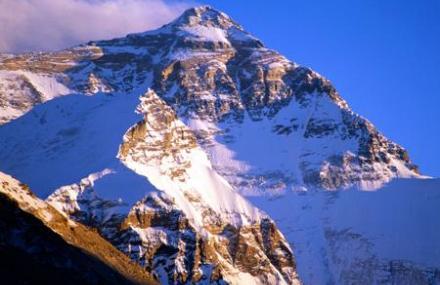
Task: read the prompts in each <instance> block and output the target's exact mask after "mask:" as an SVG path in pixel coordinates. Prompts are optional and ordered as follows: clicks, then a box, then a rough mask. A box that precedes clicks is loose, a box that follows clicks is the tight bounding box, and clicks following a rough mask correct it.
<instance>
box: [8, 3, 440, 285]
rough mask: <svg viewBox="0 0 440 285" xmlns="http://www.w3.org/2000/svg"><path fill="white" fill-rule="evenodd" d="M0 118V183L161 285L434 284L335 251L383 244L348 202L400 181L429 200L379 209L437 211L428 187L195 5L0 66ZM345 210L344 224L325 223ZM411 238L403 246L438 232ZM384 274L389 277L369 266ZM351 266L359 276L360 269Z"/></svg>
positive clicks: (335, 106)
mask: <svg viewBox="0 0 440 285" xmlns="http://www.w3.org/2000/svg"><path fill="white" fill-rule="evenodd" d="M0 108H2V112H1V113H0V122H2V123H3V124H2V125H1V126H0V170H1V171H4V172H6V173H9V174H11V175H13V176H15V177H17V178H19V179H20V180H21V181H23V182H24V183H26V184H28V185H30V187H31V188H32V189H33V190H34V191H35V192H36V194H37V195H38V196H39V197H41V198H45V199H46V202H47V203H48V204H50V205H51V206H52V207H53V208H55V209H57V210H58V211H60V212H62V213H64V215H66V216H67V217H69V218H70V219H72V220H74V221H75V222H76V223H81V224H84V225H86V226H87V227H90V228H93V229H95V230H96V231H97V232H98V233H99V234H100V235H101V236H102V237H104V238H105V239H106V240H108V241H110V242H111V243H112V244H113V245H114V246H116V247H117V248H118V249H119V250H121V251H122V252H124V253H126V254H127V255H128V256H130V257H131V259H132V260H135V261H137V262H138V263H139V264H140V265H141V266H143V267H144V268H146V269H147V270H148V271H149V272H152V274H153V275H154V276H155V278H157V279H158V280H159V281H160V282H161V283H163V284H167V283H171V284H173V283H200V284H203V283H231V284H243V283H249V284H253V283H260V284H298V283H300V282H303V283H305V284H316V283H319V284H322V283H329V284H332V283H338V284H353V283H355V284H356V283H357V284H365V282H367V284H368V283H369V282H370V283H374V282H376V283H381V282H382V283H386V284H393V282H395V280H397V279H396V278H401V279H402V278H403V279H405V278H406V277H408V276H421V277H420V278H419V279H414V278H415V277H414V278H413V279H408V280H413V281H414V280H416V281H417V280H419V281H420V282H419V283H420V284H432V282H434V283H435V280H436V279H435V278H437V277H435V276H438V270H439V268H440V258H439V256H438V255H436V254H437V253H435V252H433V253H432V257H431V261H432V262H429V263H424V262H422V261H423V258H419V259H417V258H415V256H416V255H411V254H408V255H403V256H404V258H401V256H399V255H398V254H397V253H396V252H397V251H393V252H392V253H390V254H389V255H386V256H385V255H380V254H378V253H377V252H376V251H375V250H373V249H371V250H370V249H369V250H368V252H367V253H368V254H367V253H365V254H363V253H362V252H361V251H359V252H356V254H352V253H351V251H352V250H351V249H350V248H348V249H347V250H345V251H344V250H341V247H343V246H344V245H346V244H350V246H352V249H359V248H360V249H359V250H361V249H362V248H363V247H369V248H376V247H379V248H380V246H383V247H385V246H386V245H389V240H386V238H385V237H383V236H381V234H383V235H386V234H389V232H386V231H385V230H384V229H385V228H387V227H389V224H383V225H382V226H381V227H380V230H384V231H383V232H381V231H380V230H379V231H378V232H379V233H377V232H376V233H373V234H371V232H368V231H363V230H364V229H363V228H360V229H355V225H356V223H360V224H362V223H363V220H362V218H363V216H362V214H361V213H359V212H356V211H355V209H351V208H349V207H347V204H349V202H348V201H350V199H353V203H357V202H359V203H360V204H359V205H369V204H371V205H376V204H377V205H378V206H377V207H378V208H374V207H373V206H372V207H370V208H368V207H367V208H366V209H367V210H368V211H370V212H375V211H376V210H381V209H382V208H381V207H382V206H383V205H386V204H384V203H383V202H382V198H383V197H382V196H381V195H372V196H374V197H371V201H370V200H368V199H370V198H368V199H366V200H362V199H363V197H364V196H363V195H365V194H367V192H365V191H359V190H377V189H381V188H382V187H384V185H387V183H389V182H390V181H392V180H393V179H396V178H408V181H417V182H415V183H416V185H417V186H416V188H419V187H422V188H425V187H426V189H427V190H423V191H424V192H422V191H421V192H420V193H421V194H420V196H418V195H414V192H410V193H411V194H408V195H406V194H405V193H406V192H404V191H402V193H403V194H400V192H399V191H393V195H394V196H392V198H386V199H385V198H383V199H385V200H384V201H387V202H389V205H390V207H392V205H394V202H393V200H394V199H396V201H398V202H399V203H401V205H403V206H402V207H403V208H404V207H406V206H405V205H408V203H411V201H414V203H415V205H416V206H415V209H419V208H423V207H424V205H425V203H426V201H425V200H424V198H423V197H425V196H424V195H433V196H432V197H434V198H433V202H432V203H433V204H432V205H433V206H432V207H433V208H435V207H436V206H438V205H439V203H440V202H439V201H438V199H436V198H435V197H436V196H435V194H432V193H431V192H435V191H436V190H435V189H436V188H437V189H438V188H439V187H437V186H438V185H439V184H438V181H437V180H432V179H422V178H426V177H425V176H423V175H421V174H420V173H419V172H418V170H417V166H415V165H414V164H413V163H412V161H411V160H410V158H409V155H408V153H407V152H406V150H405V149H404V148H403V147H401V146H399V145H398V144H396V143H394V142H392V141H391V140H389V139H387V138H386V137H385V136H384V135H383V134H381V133H380V132H379V131H378V130H377V129H376V128H375V127H374V126H373V125H372V124H371V123H370V122H369V121H368V120H366V119H365V118H363V117H361V116H359V115H357V114H355V113H354V112H353V111H352V110H351V109H350V108H349V106H348V104H347V102H345V101H344V100H343V99H342V97H341V96H340V95H339V94H338V92H337V91H336V89H335V88H334V87H333V86H332V84H331V83H330V82H329V81H328V80H327V79H325V78H324V77H322V76H321V75H319V74H318V73H316V72H314V71H312V70H311V69H309V68H306V67H302V66H299V65H297V64H296V63H294V62H291V61H289V60H288V59H286V58H285V57H283V56H282V55H280V54H279V53H277V52H276V51H273V50H270V49H268V48H266V47H265V46H264V45H263V43H262V42H261V41H260V40H258V39H257V38H255V37H254V36H252V35H251V34H249V33H248V32H246V31H245V30H244V29H243V28H242V27H241V26H240V25H239V24H237V23H236V22H234V21H233V20H232V19H231V18H230V17H229V16H227V15H225V14H224V13H222V12H218V11H216V10H215V9H213V8H211V7H209V6H201V7H197V8H192V9H189V10H187V11H186V12H185V13H184V14H183V15H181V16H180V17H179V18H177V19H176V20H175V21H173V22H171V23H169V24H167V25H165V26H163V27H161V28H159V29H157V30H154V31H149V32H144V33H138V34H130V35H127V36H126V37H123V38H117V39H113V40H105V41H94V42H89V43H87V44H84V45H80V46H77V47H73V48H70V49H66V50H63V51H59V52H51V53H29V54H21V55H3V56H1V57H0ZM405 181H406V180H405ZM430 183H433V185H434V186H426V185H431V184H430ZM329 190H331V191H329ZM344 190H347V191H344ZM382 190H383V189H381V190H378V193H379V192H381V191H382ZM384 191H385V190H384ZM346 192H347V193H356V194H355V195H353V197H352V196H350V195H349V194H345V193H346ZM341 193H344V194H341ZM372 193H375V192H372ZM422 193H425V194H422ZM368 194H370V192H368ZM339 196H341V199H339V198H338V197H339ZM384 196H386V195H385V194H384ZM344 197H346V198H344ZM387 197H388V196H387ZM387 199H388V200H387ZM334 201H340V202H334ZM415 201H417V203H416V202H415ZM255 205H257V207H256V206H255ZM333 205H334V206H333ZM332 207H334V208H332ZM383 207H385V206H383ZM309 209H313V210H309ZM329 209H334V210H329ZM345 209H348V210H350V209H351V210H352V211H353V212H352V213H353V215H355V217H358V219H352V220H350V219H347V220H344V217H340V216H338V215H333V216H332V215H331V214H333V212H332V211H335V212H336V213H339V211H342V212H343V211H344V210H345ZM430 209H431V208H430ZM429 214H432V213H431V212H429ZM407 215H409V214H408V213H402V216H393V217H396V219H397V218H399V219H403V220H406V219H407V218H409V217H407ZM428 216H429V215H428ZM378 218H380V217H378ZM274 219H275V220H274ZM333 219H334V220H333ZM403 220H402V221H403ZM345 221H346V223H345V224H343V225H344V226H341V227H339V225H340V224H338V223H339V222H341V223H343V222H345ZM412 221H414V224H417V223H418V222H420V221H419V220H417V219H413V220H412ZM423 223H424V227H422V228H420V230H419V235H417V237H423V235H424V234H428V235H431V236H432V235H433V232H432V231H430V230H429V229H431V228H434V229H438V228H439V227H438V226H439V225H438V224H437V223H436V222H435V221H433V220H432V221H431V220H424V221H423ZM278 226H280V228H279V227H278ZM402 227H403V226H402ZM350 228H353V229H352V230H350ZM399 229H400V228H399ZM413 237H414V236H410V235H408V236H407V238H408V240H410V239H412V238H413ZM421 240H423V238H422V239H421ZM429 240H430V242H429V243H428V242H426V244H427V245H430V246H437V248H440V247H438V246H439V244H438V242H436V241H435V239H433V240H432V241H431V239H429ZM420 248H422V249H423V250H425V247H424V243H423V241H421V245H420V247H419V249H420ZM357 253H359V254H357ZM426 256H428V255H426ZM407 261H408V262H407ZM390 262H391V263H392V264H393V266H394V265H395V264H397V265H396V266H398V267H399V268H404V269H402V270H401V271H399V270H397V269H396V268H395V267H393V266H391V265H390V267H388V269H387V268H385V267H384V266H386V265H388V264H391V263H390ZM365 264H368V265H369V268H370V269H371V270H367V271H359V270H358V268H359V267H362V266H364V265H365ZM384 268H385V269H384ZM384 272H385V273H384ZM390 272H391V273H390ZM396 272H397V273H396ZM388 273H389V274H388ZM365 274H367V275H368V276H373V277H372V278H373V279H371V280H365V279H363V278H364V277H365V276H366V275H365ZM381 274H382V275H381ZM383 274H385V275H386V274H388V275H386V276H388V277H383V278H382V277H380V278H382V279H380V278H379V277H378V276H379V275H380V276H384V275H383ZM396 274H397V275H396ZM399 274H400V275H399ZM402 276H403V277H402ZM429 276H431V277H429ZM432 276H434V277H432ZM393 278H394V279H393ZM411 278H412V277H411ZM423 278H425V279H423ZM399 280H400V279H399ZM432 280H434V281H432ZM416 281H414V282H416ZM422 281H423V282H424V283H423V282H422ZM425 281H426V282H425ZM431 281H432V282H431ZM417 282H418V281H417ZM430 282H431V283H430Z"/></svg>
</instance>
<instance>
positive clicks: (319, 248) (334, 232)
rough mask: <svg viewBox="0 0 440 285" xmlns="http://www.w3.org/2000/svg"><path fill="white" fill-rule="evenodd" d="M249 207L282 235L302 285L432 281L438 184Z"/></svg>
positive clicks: (439, 257) (298, 196)
mask: <svg viewBox="0 0 440 285" xmlns="http://www.w3.org/2000/svg"><path fill="white" fill-rule="evenodd" d="M250 200H251V201H252V202H253V203H254V204H255V205H257V207H259V208H260V209H262V210H264V211H266V212H267V213H268V214H269V215H270V216H271V217H272V218H273V219H274V220H275V221H276V222H277V224H278V225H279V227H280V229H281V230H282V231H283V233H284V234H285V235H286V237H287V239H288V240H289V242H290V243H291V245H292V246H293V248H294V250H295V253H296V259H297V262H298V272H299V274H300V276H301V278H302V281H303V282H304V284H329V283H330V284H353V283H355V284H383V283H385V284H439V282H440V274H439V271H438V268H440V221H439V219H437V214H438V212H439V208H440V181H439V179H423V180H420V179H399V180H395V181H393V182H391V183H389V184H387V185H386V186H384V187H383V188H381V189H379V190H377V191H372V192H365V191H358V190H346V191H337V192H321V191H305V192H289V193H286V194H285V195H281V196H276V197H266V198H265V197H261V196H260V197H251V198H250ZM404 272H405V274H403V273H404ZM399 274H402V276H403V280H400V279H398V278H399ZM402 276H400V277H402ZM397 280H400V281H397Z"/></svg>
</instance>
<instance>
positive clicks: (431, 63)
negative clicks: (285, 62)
mask: <svg viewBox="0 0 440 285" xmlns="http://www.w3.org/2000/svg"><path fill="white" fill-rule="evenodd" d="M199 3H203V4H209V5H212V6H213V7H215V8H217V9H219V10H222V11H224V12H225V13H227V14H228V15H230V16H231V17H232V18H234V19H235V20H236V21H237V22H239V23H240V24H242V25H243V26H244V28H245V29H246V30H247V31H249V32H251V33H252V34H254V35H255V36H257V37H258V38H260V39H261V40H262V41H263V42H264V43H265V44H266V46H268V47H270V48H273V49H275V50H278V51H279V52H281V53H282V54H284V55H285V56H287V58H289V59H290V60H293V61H295V62H297V63H299V64H302V65H306V66H308V67H311V68H312V69H314V70H316V71H317V72H318V73H320V74H322V75H324V76H325V77H327V78H328V79H330V80H331V81H332V82H333V84H334V85H335V86H336V88H337V89H338V90H339V92H340V94H341V95H342V97H343V98H345V99H346V100H347V101H348V103H349V104H350V106H351V107H352V109H353V110H354V111H355V112H357V113H359V114H361V115H362V116H364V117H366V118H368V119H369V120H370V121H371V122H372V123H373V124H375V125H376V127H378V129H379V130H380V131H382V132H383V133H384V134H385V135H386V136H387V137H389V138H390V139H392V140H394V141H396V142H397V143H399V144H401V145H402V146H403V147H405V148H406V149H407V150H408V151H409V154H410V156H411V158H412V159H413V161H414V162H415V163H416V164H418V165H419V166H420V169H421V171H422V172H423V173H424V174H427V175H432V176H436V177H440V1H439V0H411V1H410V0H386V1H381V0H375V1H372V0H349V1H348V0H345V1H342V0H331V1H330V0H319V1H318V0H284V1H279V0H278V1H277V0H273V1H269V0H265V1H262V0H260V1H233V0H222V1H199Z"/></svg>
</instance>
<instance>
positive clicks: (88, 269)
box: [0, 173, 156, 284]
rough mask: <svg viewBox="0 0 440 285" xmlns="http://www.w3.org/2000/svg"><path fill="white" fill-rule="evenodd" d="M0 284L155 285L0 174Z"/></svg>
mask: <svg viewBox="0 0 440 285" xmlns="http://www.w3.org/2000/svg"><path fill="white" fill-rule="evenodd" d="M0 205H1V207H0V217H1V219H0V253H1V254H0V264H1V269H0V273H1V276H2V282H5V283H4V284H41V283H46V284H57V283H63V284H79V283H81V284H103V283H105V284H156V282H155V281H154V279H153V278H152V277H151V276H149V274H148V273H147V272H145V271H144V270H143V269H142V268H141V267H140V266H138V265H137V264H135V263H133V262H132V261H130V260H129V259H128V258H127V257H126V256H125V255H124V254H122V253H121V252H119V251H118V250H117V249H115V248H114V247H113V246H111V245H110V244H109V243H108V242H107V241H105V240H104V239H103V238H102V237H100V236H99V235H98V234H97V233H96V232H94V231H92V230H90V229H87V228H86V227H84V226H83V225H81V224H79V223H76V222H74V221H72V220H69V219H68V218H66V217H65V216H63V215H62V214H61V213H59V212H58V211H57V210H55V209H54V208H53V207H51V206H50V205H49V204H47V203H45V202H44V201H42V200H40V199H38V198H37V197H35V196H34V194H33V193H32V192H30V190H29V188H28V187H27V186H26V185H25V184H23V183H20V182H19V181H17V180H15V179H13V178H12V177H10V176H8V175H6V174H4V173H0Z"/></svg>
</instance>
